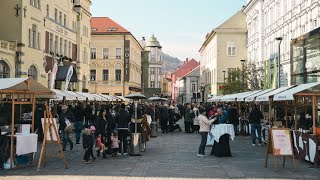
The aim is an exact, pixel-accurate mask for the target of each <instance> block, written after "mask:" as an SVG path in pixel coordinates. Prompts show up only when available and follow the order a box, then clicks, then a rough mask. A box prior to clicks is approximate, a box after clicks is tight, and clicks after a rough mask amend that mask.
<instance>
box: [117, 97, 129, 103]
mask: <svg viewBox="0 0 320 180" xmlns="http://www.w3.org/2000/svg"><path fill="white" fill-rule="evenodd" d="M116 98H119V99H120V100H121V101H125V102H129V101H130V99H127V98H125V97H123V96H116Z"/></svg>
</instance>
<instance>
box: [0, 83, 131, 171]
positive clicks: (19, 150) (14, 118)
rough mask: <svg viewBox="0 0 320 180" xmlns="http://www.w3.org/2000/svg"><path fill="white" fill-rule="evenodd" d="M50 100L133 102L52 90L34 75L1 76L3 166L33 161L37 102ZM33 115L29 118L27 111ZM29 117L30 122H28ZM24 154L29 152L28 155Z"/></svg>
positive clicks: (0, 132)
mask: <svg viewBox="0 0 320 180" xmlns="http://www.w3.org/2000/svg"><path fill="white" fill-rule="evenodd" d="M49 101H70V102H71V101H72V102H74V101H86V102H88V101H91V102H92V101H95V102H129V101H130V100H129V99H127V98H125V97H119V96H111V95H103V94H92V93H83V92H72V91H61V90H57V89H48V88H47V87H45V86H43V85H42V84H40V83H38V82H37V81H35V80H33V79H32V78H7V79H0V144H1V146H0V148H3V149H0V151H1V152H2V153H0V169H2V168H6V169H8V168H9V169H10V168H14V167H16V166H19V158H21V157H23V161H24V159H25V158H27V159H29V160H30V159H31V161H32V160H33V158H34V156H33V154H34V153H35V152H37V142H38V135H37V134H36V133H34V131H35V129H34V127H35V126H34V125H35V108H36V103H38V102H43V103H45V104H46V106H47V107H48V105H47V104H48V102H49ZM25 112H28V114H30V117H25V116H24V114H27V113H25ZM26 119H28V123H26V122H27V121H26ZM24 155H27V157H26V156H24ZM20 161H21V159H20Z"/></svg>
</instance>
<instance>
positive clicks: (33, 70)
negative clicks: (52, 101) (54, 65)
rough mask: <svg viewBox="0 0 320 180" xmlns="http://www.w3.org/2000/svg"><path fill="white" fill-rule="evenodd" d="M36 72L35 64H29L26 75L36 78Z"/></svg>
mask: <svg viewBox="0 0 320 180" xmlns="http://www.w3.org/2000/svg"><path fill="white" fill-rule="evenodd" d="M37 76H38V72H37V68H36V67H35V66H33V65H32V66H30V68H29V69H28V77H30V78H32V79H34V80H37V79H38V77H37Z"/></svg>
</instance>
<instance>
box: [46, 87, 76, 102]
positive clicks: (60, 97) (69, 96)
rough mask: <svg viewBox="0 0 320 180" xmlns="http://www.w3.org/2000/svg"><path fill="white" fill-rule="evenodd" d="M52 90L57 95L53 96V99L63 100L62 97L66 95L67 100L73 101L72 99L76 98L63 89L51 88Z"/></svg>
mask: <svg viewBox="0 0 320 180" xmlns="http://www.w3.org/2000/svg"><path fill="white" fill-rule="evenodd" d="M52 91H53V92H55V93H56V95H57V97H56V98H55V100H63V97H66V100H68V101H74V100H77V97H76V96H74V95H72V94H70V93H67V92H65V91H61V90H59V89H52Z"/></svg>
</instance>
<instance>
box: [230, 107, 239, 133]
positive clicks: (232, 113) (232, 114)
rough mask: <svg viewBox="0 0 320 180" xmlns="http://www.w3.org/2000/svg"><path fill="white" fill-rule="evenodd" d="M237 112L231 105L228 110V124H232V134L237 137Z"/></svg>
mask: <svg viewBox="0 0 320 180" xmlns="http://www.w3.org/2000/svg"><path fill="white" fill-rule="evenodd" d="M238 117H239V115H238V112H237V108H236V106H235V105H232V106H231V107H230V108H229V122H228V123H229V124H233V126H234V133H235V134H236V135H237V134H238V132H237V126H238V124H239V121H238Z"/></svg>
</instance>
